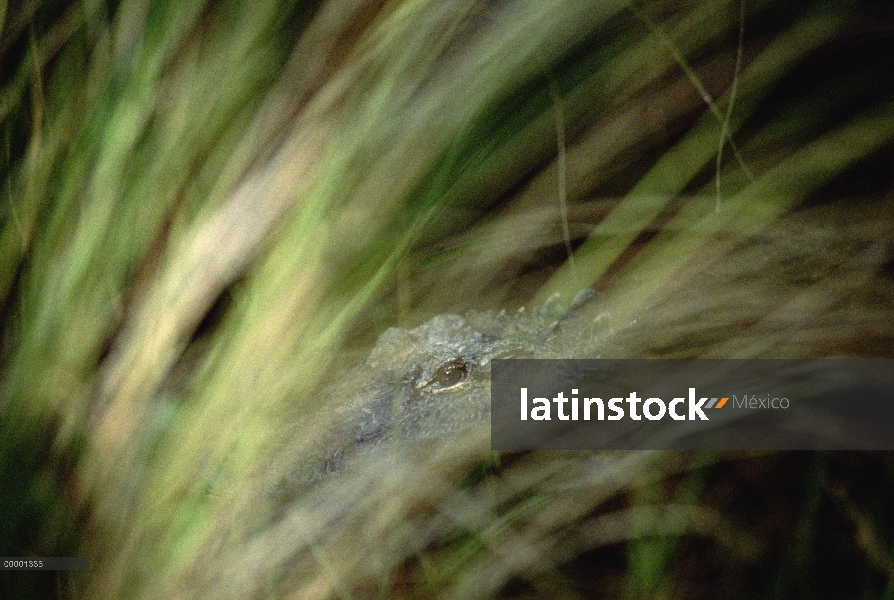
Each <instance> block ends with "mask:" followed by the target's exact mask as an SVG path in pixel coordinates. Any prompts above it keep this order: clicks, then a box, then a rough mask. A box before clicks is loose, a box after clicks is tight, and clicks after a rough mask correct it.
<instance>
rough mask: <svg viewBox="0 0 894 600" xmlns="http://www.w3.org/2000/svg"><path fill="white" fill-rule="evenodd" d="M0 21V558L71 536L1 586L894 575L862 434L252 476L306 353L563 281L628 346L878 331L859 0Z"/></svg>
mask: <svg viewBox="0 0 894 600" xmlns="http://www.w3.org/2000/svg"><path fill="white" fill-rule="evenodd" d="M0 23H2V30H0V119H2V129H0V141H2V149H0V152H2V161H0V181H2V188H0V194H2V202H0V260H2V263H0V265H2V266H0V298H2V300H3V312H2V348H0V361H2V362H0V368H2V371H0V376H2V380H0V411H2V417H0V418H2V421H0V423H2V431H0V448H2V459H0V461H2V462H0V511H2V513H0V514H2V518H0V554H2V555H4V556H65V555H85V556H89V557H90V559H91V568H90V569H89V571H86V572H74V573H59V574H51V573H30V572H29V573H24V572H19V573H15V572H5V573H3V583H4V585H5V586H6V587H7V588H8V590H9V592H8V594H9V595H4V597H22V598H25V597H37V596H52V597H73V598H118V597H121V598H155V597H184V598H186V597H213V598H218V597H220V598H223V597H233V598H247V597H343V598H347V597H368V596H376V595H378V596H382V597H387V596H392V595H397V596H415V597H433V596H451V597H482V596H505V597H535V596H540V597H557V596H561V597H570V598H574V597H587V596H590V595H593V594H602V595H610V596H614V597H627V596H630V597H639V596H662V597H663V596H673V597H682V596H692V595H695V596H705V597H710V596H712V595H717V594H720V593H723V594H724V595H725V596H730V597H734V596H735V597H766V596H770V595H773V596H777V597H785V598H789V597H791V598H794V597H800V596H802V595H803V596H823V595H826V594H829V595H834V594H836V593H839V592H844V593H851V592H852V593H851V595H853V596H867V597H878V595H879V594H880V593H881V592H882V590H885V593H886V594H887V597H892V595H894V583H892V582H894V552H892V550H891V543H890V540H891V535H892V523H891V522H890V516H889V515H888V506H889V505H886V504H885V500H887V501H890V500H891V498H892V494H891V492H892V482H894V478H892V471H891V461H890V459H889V458H888V457H886V456H850V455H849V456H834V455H833V456H816V457H812V456H811V457H804V456H791V457H766V456H764V457H726V458H728V459H729V460H726V459H725V458H724V457H712V456H695V457H688V458H685V459H684V458H683V457H663V458H662V457H657V458H656V457H653V456H646V455H634V456H631V457H627V458H625V459H623V460H619V461H616V462H611V461H608V462H607V463H606V464H602V463H601V462H598V461H597V460H596V459H597V457H591V456H583V455H581V456H566V455H561V456H552V457H550V456H538V455H535V456H532V457H509V458H506V459H505V461H502V460H500V461H497V462H498V463H501V464H499V465H498V466H496V467H495V466H494V465H492V464H491V465H490V466H488V463H487V462H486V461H485V463H484V464H483V466H482V463H480V459H481V456H482V455H483V454H484V453H483V452H482V451H481V450H480V447H481V446H480V444H479V442H480V441H481V440H476V441H475V442H470V443H469V444H467V445H465V446H463V445H461V444H460V446H459V447H460V450H456V449H455V448H454V446H450V447H449V448H446V449H443V451H442V452H440V453H439V452H437V451H435V450H433V458H432V461H433V462H432V465H428V466H427V467H426V468H422V467H420V468H419V469H418V471H417V470H416V469H411V470H408V469H403V470H400V471H399V472H396V473H392V474H390V475H388V476H386V475H387V474H383V473H379V472H377V471H376V470H375V466H374V465H372V466H370V467H369V469H367V472H366V473H361V474H360V475H358V477H357V479H358V481H357V482H355V483H354V484H351V485H348V484H344V487H342V488H339V487H337V486H338V485H341V483H332V484H330V485H329V486H328V487H325V489H324V490H322V491H320V492H319V494H318V495H319V496H320V497H319V498H316V497H313V496H311V498H312V499H311V500H307V501H306V502H304V504H302V500H301V499H298V500H297V501H296V502H297V506H296V507H294V510H292V511H291V512H288V511H287V516H285V517H284V516H283V514H282V512H281V510H280V509H279V508H277V507H274V503H273V502H272V501H271V500H270V499H269V496H268V494H267V493H266V492H265V490H269V489H271V488H272V487H273V486H274V485H275V482H276V481H277V480H278V479H279V478H280V477H282V475H283V472H284V470H288V468H289V464H290V458H289V457H284V456H283V449H284V448H290V449H291V448H294V447H295V439H294V438H295V436H296V431H297V432H301V431H305V430H306V428H302V427H300V426H299V427H297V428H296V424H302V423H316V422H317V421H316V420H317V419H322V418H325V414H326V413H327V409H329V408H332V407H333V406H335V405H337V404H338V403H339V402H343V401H344V400H345V399H343V398H331V397H327V396H326V395H325V394H323V393H321V390H322V389H324V387H323V386H325V385H326V384H327V382H329V381H331V380H333V379H337V378H338V377H340V374H341V373H343V372H344V369H345V367H346V365H348V364H350V363H351V362H352V361H354V360H356V359H357V357H358V356H362V354H363V353H364V351H365V350H366V349H368V348H369V346H370V344H371V343H372V341H374V339H375V337H376V336H377V335H378V334H379V333H381V332H382V331H383V330H384V329H385V328H386V327H388V326H390V325H395V324H399V325H414V324H418V323H419V322H421V321H422V320H423V319H425V318H426V317H428V316H431V315H434V314H437V313H441V312H447V311H452V312H456V311H462V310H465V309H469V308H479V309H480V308H495V307H507V308H517V307H520V306H524V305H527V306H532V305H539V304H542V303H543V302H545V301H546V300H547V299H548V298H550V297H552V296H554V295H556V294H557V295H558V298H559V302H565V303H566V304H567V302H568V301H570V299H571V298H572V297H573V296H574V295H575V294H576V293H577V292H578V291H579V290H581V289H583V288H587V287H590V288H593V289H595V290H597V292H598V294H599V296H598V298H599V302H598V304H597V305H596V306H597V308H596V309H595V310H596V311H598V315H596V317H594V318H599V319H600V320H601V321H600V322H601V323H603V324H604V330H605V332H606V333H605V336H606V338H608V337H610V336H620V337H621V338H623V339H626V338H624V336H627V335H632V336H636V335H639V336H645V341H643V340H639V341H637V342H636V343H633V342H630V343H629V344H627V345H619V346H616V347H617V348H628V349H629V354H628V355H637V356H714V357H716V356H720V357H743V356H745V357H765V356H810V357H816V356H831V355H856V356H878V357H891V355H892V350H894V344H892V341H894V318H892V317H894V307H892V300H894V293H892V292H894V287H892V280H891V278H892V268H891V240H892V237H891V236H892V230H894V219H892V217H894V211H892V204H894V195H892V189H894V171H892V168H891V167H892V165H894V160H892V159H894V69H892V65H894V12H892V9H891V7H890V6H889V5H888V3H886V2H882V1H878V2H870V1H865V2H861V1H849V0H845V1H834V2H826V1H819V0H817V1H807V0H805V1H803V2H784V1H781V0H738V1H737V0H692V1H686V0H670V1H667V2H661V1H656V2H651V1H649V2H634V3H628V2H621V1H615V0H598V1H597V0H594V1H590V2H581V1H561V0H505V1H502V0H497V1H485V0H481V1H474V0H403V1H400V0H394V1H389V0H349V1H337V0H330V1H329V2H322V1H312V2H297V3H287V2H282V1H280V0H253V1H252V2H239V1H233V2H201V1H186V0H183V1H172V2H165V1H160V0H155V1H153V0H122V1H120V2H114V1H105V2H102V1H98V0H83V1H66V2H40V1H38V0H30V1H29V0H24V1H22V2H14V3H11V4H7V3H5V2H4V3H3V4H2V5H0ZM594 314H595V313H594ZM634 325H635V327H632V326H634ZM628 332H634V333H628ZM635 332H639V333H635ZM618 352H620V350H618ZM300 441H301V440H299V442H300ZM298 445H299V446H300V443H299V444H298ZM734 458H735V459H737V460H734ZM517 461H521V462H520V463H518V464H517ZM526 461H527V462H526ZM594 461H595V462H594ZM502 463H505V464H502ZM665 463H666V464H665ZM718 464H720V465H724V464H725V465H726V466H720V467H718ZM474 465H478V466H477V467H476V468H478V469H479V470H481V472H480V473H478V475H476V476H474V477H472V478H471V479H469V476H468V473H467V472H466V471H463V469H466V470H468V469H470V468H472V467H473V466H474ZM428 469H430V470H428ZM503 469H505V471H503ZM495 470H496V471H497V472H498V473H499V474H495V473H494V471H495ZM410 471H412V472H410ZM779 473H783V474H784V475H785V478H786V479H785V481H784V482H783V483H779V482H776V481H775V479H776V478H777V477H781V475H779ZM414 477H415V479H414ZM501 477H503V478H504V479H501ZM420 478H423V479H425V478H427V479H426V480H425V481H424V482H420V481H419V479H420ZM464 478H465V479H464ZM461 481H465V482H466V483H465V484H464V485H463V486H459V484H460V482H461ZM352 486H353V487H352ZM364 486H366V487H364ZM370 486H372V487H370ZM376 486H380V487H376ZM513 486H514V487H513ZM526 486H527V487H526ZM563 486H565V487H563ZM762 486H764V487H762ZM372 489H375V490H378V491H376V492H370V491H369V490H372ZM597 489H598V490H599V492H598V493H596V492H594V491H593V490H597ZM563 490H564V491H563ZM588 490H589V491H588ZM755 490H757V491H755ZM337 494H342V495H340V496H339V495H337ZM513 494H515V495H514V496H513ZM737 495H738V496H739V497H740V498H748V499H749V501H750V502H752V504H751V505H749V506H752V507H753V506H754V505H755V504H754V503H758V504H759V500H761V499H762V501H763V502H764V504H763V505H762V506H763V507H764V510H765V511H766V513H765V514H762V515H761V516H760V518H756V517H755V516H754V515H753V514H748V511H749V510H750V509H749V506H745V507H744V508H743V507H742V506H741V502H740V503H739V504H737V498H736V496H737ZM327 497H328V498H329V502H330V504H338V508H337V509H336V508H333V509H332V513H331V514H330V515H329V518H330V519H331V520H330V521H320V522H316V524H315V525H313V526H312V527H311V526H310V525H307V524H306V522H305V521H302V520H301V518H302V517H301V515H302V514H303V515H305V516H304V518H305V520H307V519H309V518H310V517H308V516H307V515H317V514H322V513H319V512H318V513H314V512H313V510H311V509H310V508H307V506H311V505H312V503H313V502H319V503H322V504H325V503H326V502H325V499H326V498H327ZM389 497H390V500H388V501H387V502H386V499H387V498H389ZM335 498H338V499H339V502H334V499H335ZM756 499H758V500H756ZM389 502H390V503H389ZM510 505H513V506H516V508H514V509H512V510H510V509H509V508H507V507H508V506H510ZM313 506H316V505H313ZM460 506H462V507H464V508H463V510H464V511H465V512H462V511H461V510H460V508H458V507H460ZM476 506H477V507H478V508H479V509H480V510H479V512H480V513H481V514H477V513H475V507H476ZM533 507H537V508H536V510H541V509H542V510H543V513H541V514H540V516H539V517H537V518H534V517H532V516H531V514H532V511H534V510H535V508H533ZM606 507H608V508H606ZM656 507H658V508H656ZM305 509H306V510H305ZM498 509H499V510H498ZM609 509H611V510H609ZM727 509H728V510H729V515H732V516H727V517H724V516H723V515H722V511H724V510H727ZM302 510H305V512H304V513H303V512H302ZM649 510H652V511H653V512H651V513H650V512H649ZM655 510H658V511H659V513H656V512H654V511H655ZM488 511H493V512H488ZM501 511H502V512H501ZM612 511H614V512H612ZM661 511H663V512H661ZM674 511H676V512H674ZM460 513H461V514H463V515H466V517H462V518H461V517H460V516H457V515H459V514H460ZM473 513H475V514H476V515H477V516H476V517H475V518H471V517H468V515H471V514H473ZM600 514H602V515H605V514H607V515H608V516H607V517H606V516H602V517H600V516H599V515H600ZM656 515H657V516H656ZM662 515H663V516H662ZM674 515H676V516H674ZM600 518H601V519H602V520H600ZM451 519H452V521H451ZM464 519H465V520H464ZM737 519H739V521H737ZM451 523H452V524H453V526H450V524H451ZM458 523H466V525H465V526H459V525H457V524H458ZM469 523H476V524H477V525H476V527H477V529H476V527H472V526H471V525H468V524H469ZM625 523H627V525H626V526H625ZM821 523H831V525H830V526H829V527H827V528H822V527H820V524H821ZM687 524H688V525H687ZM538 527H539V528H540V529H538ZM532 528H533V529H532ZM575 528H579V529H580V530H581V532H579V533H576V535H578V538H579V539H578V538H575V539H576V540H577V541H576V542H574V543H570V542H568V543H567V544H566V541H567V540H568V539H569V538H567V536H568V535H570V532H569V531H568V530H569V529H575ZM613 528H614V529H613ZM700 528H701V529H700ZM743 530H744V531H747V535H746V534H741V537H738V536H740V534H739V533H735V532H734V531H740V532H741V531H743ZM513 532H514V533H515V534H516V535H515V536H513V535H511V534H512V533H513ZM537 532H539V533H537ZM584 532H588V533H584ZM541 534H542V535H541ZM762 534H766V535H768V536H783V539H786V540H789V541H790V544H788V545H785V547H780V548H774V547H772V544H773V543H774V542H775V540H773V539H770V538H765V537H762ZM690 535H694V536H695V537H700V538H704V539H708V540H714V542H712V543H716V544H719V546H720V547H723V548H724V549H723V550H718V552H728V551H729V554H730V556H729V560H728V561H724V560H720V559H715V560H711V561H709V562H708V563H705V562H702V563H698V562H694V561H696V559H694V558H691V557H693V556H704V555H705V553H708V554H710V552H712V551H711V550H705V549H704V548H702V547H698V546H697V545H696V546H697V547H696V548H695V549H692V548H690V549H689V550H690V551H691V552H690V553H689V554H686V552H684V551H683V550H681V547H682V546H683V545H684V541H685V540H686V539H688V538H689V536H690ZM302 536H303V537H302ZM587 536H589V537H587ZM656 536H657V537H656ZM749 536H751V537H755V538H758V539H763V540H764V546H763V548H764V550H763V552H764V554H763V558H762V559H756V558H755V557H754V556H751V557H750V558H749V559H748V560H750V561H752V562H750V563H749V562H748V560H746V559H744V558H741V557H736V556H734V555H735V552H732V551H731V550H732V549H734V548H736V547H737V546H740V549H741V550H742V553H743V555H747V554H748V552H747V550H748V549H749V548H751V546H750V545H749V544H751V542H746V541H745V539H746V538H748V539H750V538H749ZM784 536H789V537H784ZM549 540H552V541H549ZM667 540H670V541H667ZM767 540H769V543H770V544H771V545H770V546H767V544H766V542H767ZM625 543H626V544H627V545H626V551H624V552H615V553H614V554H612V553H610V552H609V551H607V550H604V549H603V550H599V548H600V547H602V546H606V545H608V546H611V545H614V546H615V549H617V547H618V545H622V546H623V545H624V544H625ZM705 543H706V544H708V546H710V544H709V543H708V542H705ZM724 544H727V545H726V546H724ZM746 546H747V547H746ZM753 546H754V547H755V548H757V547H761V544H760V543H759V542H758V541H755V542H754V544H753ZM789 546H790V547H789ZM839 546H843V547H844V548H845V549H844V550H841V551H838V552H837V553H832V554H830V555H829V556H832V557H833V558H830V559H828V560H829V561H831V562H832V563H833V564H832V565H831V566H830V565H828V564H827V563H826V560H827V559H826V558H824V554H823V553H824V552H826V551H827V549H828V548H833V547H835V548H837V547H839ZM561 548H565V549H564V550H561V551H560V549H561ZM699 552H702V554H699ZM829 552H832V551H831V550H829ZM619 557H620V558H619ZM687 557H689V558H687ZM619 561H620V563H619ZM675 561H676V562H675ZM754 561H757V564H759V565H761V567H760V568H758V567H755V566H754V564H755V562H754ZM769 561H776V562H775V563H773V564H774V565H775V566H772V567H771V566H767V565H769V564H770V562H769ZM835 561H838V562H837V565H839V566H835V565H836V562H835ZM342 564H343V565H344V566H340V565H342ZM618 564H619V566H617V568H614V566H616V565H618ZM745 564H748V565H750V566H748V567H744V566H742V565H745ZM594 565H596V566H595V567H594ZM700 565H701V566H702V567H704V570H700ZM837 568H840V569H842V570H847V571H848V573H850V574H851V575H850V576H848V577H846V578H843V579H842V581H846V583H845V584H842V585H846V586H848V587H846V588H844V589H843V590H842V589H839V588H837V587H834V586H832V587H827V586H826V585H825V584H824V583H823V582H825V581H826V579H825V578H827V577H828V576H829V574H828V569H837ZM791 578H795V580H792V579H791ZM718 581H719V582H720V583H717V582H718ZM746 581H747V582H750V583H749V584H748V585H744V584H743V582H746ZM886 586H887V587H886Z"/></svg>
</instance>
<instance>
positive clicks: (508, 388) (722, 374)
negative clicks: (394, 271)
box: [491, 359, 894, 450]
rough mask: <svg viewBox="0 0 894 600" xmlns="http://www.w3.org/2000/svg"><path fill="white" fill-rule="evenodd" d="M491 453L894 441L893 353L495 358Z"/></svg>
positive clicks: (883, 446) (851, 445) (848, 445)
mask: <svg viewBox="0 0 894 600" xmlns="http://www.w3.org/2000/svg"><path fill="white" fill-rule="evenodd" d="M491 445H492V448H493V449H494V450H535V449H556V450H598V449H614V450H662V449H679V450H894V360H889V359H818V360H704V359H692V360H601V359H594V360H534V359H501V360H494V362H493V364H492V367H491Z"/></svg>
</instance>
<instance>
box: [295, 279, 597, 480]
mask: <svg viewBox="0 0 894 600" xmlns="http://www.w3.org/2000/svg"><path fill="white" fill-rule="evenodd" d="M592 296H593V294H592V293H590V292H586V293H582V294H581V295H580V296H579V297H578V299H577V300H576V301H575V302H574V304H573V305H572V307H571V309H570V310H569V309H568V308H564V307H560V306H557V305H554V304H551V303H548V304H547V305H546V306H544V307H543V308H541V309H537V310H525V309H522V310H519V311H516V312H507V311H470V312H468V313H466V314H465V315H463V316H460V315H455V314H447V315H439V316H436V317H434V318H432V319H431V320H429V321H428V322H426V323H424V324H422V325H420V326H418V327H415V328H413V329H400V328H391V329H388V330H387V331H385V332H384V333H383V334H382V335H381V336H380V338H379V339H378V341H377V342H376V345H375V347H374V348H373V350H372V352H371V353H370V355H369V357H368V358H367V359H366V361H365V362H364V363H363V364H362V365H360V366H358V367H357V368H355V369H353V370H351V371H350V372H349V373H347V375H346V376H345V377H344V379H343V380H342V381H341V382H339V383H338V384H336V385H335V386H333V387H332V388H330V389H329V390H327V391H326V392H325V397H341V398H346V397H347V398H350V399H349V400H348V402H346V403H344V405H343V406H342V408H340V409H339V410H338V411H337V412H336V415H335V417H334V418H333V419H332V422H331V424H330V425H329V427H327V428H326V432H325V433H324V435H323V437H322V439H321V443H320V444H319V446H318V447H319V449H320V453H319V454H318V456H317V457H316V459H315V460H314V463H315V464H314V466H312V467H310V468H306V469H304V473H303V474H297V476H298V479H299V480H304V481H308V482H310V481H315V480H318V479H321V478H324V477H326V476H328V475H329V474H331V473H333V472H336V471H340V470H341V469H342V468H343V467H344V465H345V463H346V462H347V461H348V460H349V459H350V458H351V457H353V456H356V455H362V454H367V453H370V452H374V451H376V450H380V449H385V448H396V447H408V448H410V447H418V446H419V445H420V444H425V442H426V441H429V442H432V441H434V440H443V439H445V438H448V437H450V436H452V435H458V434H462V433H463V432H466V431H469V430H471V429H472V428H474V427H480V426H482V425H483V424H485V423H488V422H489V420H490V365H491V361H492V360H493V359H495V358H531V357H539V358H545V357H558V356H560V355H564V356H566V357H571V354H570V353H569V350H568V349H569V347H572V346H574V345H575V344H569V338H582V339H583V338H586V337H587V334H586V332H587V330H588V329H589V328H588V326H587V325H588V321H587V320H585V319H581V318H578V317H579V315H578V310H577V309H578V308H579V307H580V306H581V305H583V304H584V303H586V302H587V301H588V300H589V299H590V298H591V297H592ZM358 382H364V383H362V384H360V385H359V386H358ZM358 387H359V388H360V391H359V392H358Z"/></svg>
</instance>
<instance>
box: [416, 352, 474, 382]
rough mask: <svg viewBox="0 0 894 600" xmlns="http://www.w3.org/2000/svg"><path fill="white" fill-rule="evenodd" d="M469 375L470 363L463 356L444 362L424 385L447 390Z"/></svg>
mask: <svg viewBox="0 0 894 600" xmlns="http://www.w3.org/2000/svg"><path fill="white" fill-rule="evenodd" d="M468 375H469V365H468V363H466V361H464V360H463V359H461V358H457V359H454V360H451V361H450V362H447V363H444V364H443V365H441V366H440V367H438V370H437V371H435V374H434V375H433V376H432V378H431V379H429V380H428V382H427V383H426V384H425V385H424V386H423V387H427V388H430V389H432V390H445V389H447V388H452V387H453V386H455V385H457V384H459V383H462V382H463V381H465V379H466V377H468Z"/></svg>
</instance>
